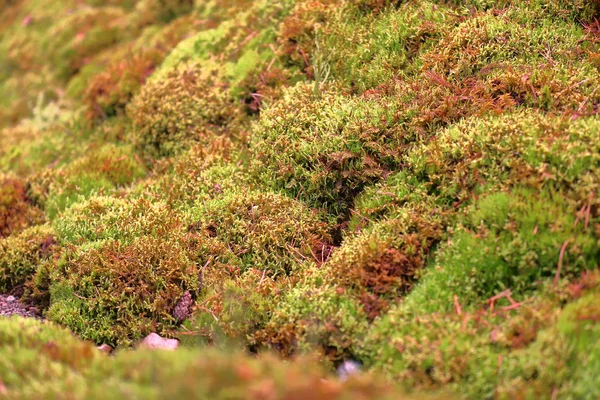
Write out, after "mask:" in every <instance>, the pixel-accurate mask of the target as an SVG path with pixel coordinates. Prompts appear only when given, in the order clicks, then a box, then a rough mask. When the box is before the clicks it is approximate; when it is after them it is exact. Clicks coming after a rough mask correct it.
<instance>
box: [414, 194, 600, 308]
mask: <svg viewBox="0 0 600 400" xmlns="http://www.w3.org/2000/svg"><path fill="white" fill-rule="evenodd" d="M576 219H577V215H576V210H573V209H572V208H571V207H569V205H568V203H567V202H566V201H565V199H564V197H563V196H562V195H561V194H560V192H558V193H552V192H548V191H541V192H535V191H533V190H527V189H515V190H513V191H512V192H510V193H496V194H489V195H488V196H485V197H483V198H482V199H481V200H479V201H478V202H477V203H475V205H474V206H473V208H472V209H471V211H470V212H469V214H468V217H467V218H466V221H465V226H464V227H461V228H459V229H457V231H456V232H455V234H454V236H453V237H451V238H450V242H449V244H448V245H447V246H446V247H445V248H444V249H443V250H441V253H440V254H439V255H438V257H437V259H436V261H435V262H434V263H433V265H431V267H430V269H429V271H428V272H427V274H426V276H425V277H424V278H423V281H422V282H421V284H420V285H419V286H418V287H416V288H415V290H414V291H413V293H412V294H411V295H410V296H409V297H408V298H407V299H406V302H408V303H411V304H414V305H415V306H416V307H419V308H420V309H421V310H423V311H425V312H436V311H448V310H449V309H451V308H452V307H453V300H452V299H453V296H454V295H457V296H458V298H459V299H460V301H461V304H463V306H471V305H472V306H477V305H479V304H481V303H482V302H483V301H485V300H486V299H488V298H491V297H492V296H494V295H496V294H498V293H500V292H502V291H504V290H506V289H511V290H512V291H513V293H514V294H515V295H519V296H521V295H524V294H527V293H530V292H531V291H532V290H535V289H536V288H538V287H539V285H540V284H541V283H542V282H543V281H544V279H549V278H552V277H555V276H556V274H557V268H558V265H559V264H560V265H562V266H563V269H562V271H560V273H559V275H558V276H559V278H560V279H567V280H569V279H572V278H573V277H574V276H576V275H578V274H579V273H581V272H582V271H585V270H590V269H593V268H595V267H596V266H597V261H596V260H597V258H598V251H599V247H598V242H597V239H596V238H595V237H594V234H593V233H592V232H590V230H589V226H588V227H587V228H586V227H585V224H582V223H581V222H579V221H578V222H579V223H577V224H576V223H575V222H576ZM563 246H566V247H565V251H564V254H563V255H562V256H561V249H562V247H563ZM567 265H568V267H567Z"/></svg>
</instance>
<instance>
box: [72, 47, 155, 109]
mask: <svg viewBox="0 0 600 400" xmlns="http://www.w3.org/2000/svg"><path fill="white" fill-rule="evenodd" d="M163 58H164V53H163V52H161V51H158V50H148V51H143V52H141V53H138V54H130V55H128V56H127V57H125V59H123V60H119V61H117V62H115V63H113V64H111V65H109V66H108V67H107V69H106V70H105V71H104V72H102V73H101V74H99V75H97V76H96V77H94V78H93V79H92V80H91V82H90V83H89V86H88V88H87V90H86V92H85V97H84V102H85V103H86V105H87V117H88V119H90V120H95V119H97V118H107V117H111V116H114V115H117V114H120V113H122V112H123V111H124V109H125V106H126V105H127V104H128V103H129V101H130V100H131V99H132V97H133V95H134V94H135V93H137V92H138V90H139V89H140V88H141V86H142V84H143V83H144V82H145V81H146V79H147V78H148V77H149V76H150V74H152V72H153V71H154V69H155V68H156V66H157V65H158V64H159V63H160V61H162V59H163Z"/></svg>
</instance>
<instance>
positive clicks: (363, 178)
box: [252, 85, 404, 215]
mask: <svg viewBox="0 0 600 400" xmlns="http://www.w3.org/2000/svg"><path fill="white" fill-rule="evenodd" d="M320 96H321V97H320V98H316V97H315V93H314V91H313V87H312V86H310V85H297V86H296V87H294V88H293V89H291V90H289V91H288V92H287V93H286V94H285V97H284V98H283V99H282V101H280V102H278V103H276V104H274V105H273V106H272V107H270V108H268V109H266V110H265V112H264V113H263V114H262V115H261V119H260V121H259V123H258V125H257V126H256V130H255V136H254V141H253V143H252V145H253V148H254V149H255V152H256V153H257V159H258V161H260V163H259V164H258V166H257V167H256V169H257V174H258V176H259V177H260V178H261V179H262V180H263V181H264V182H265V183H266V184H268V185H272V186H274V187H276V188H278V189H280V190H284V191H286V192H287V193H289V194H290V195H291V196H294V197H298V198H300V199H302V200H304V201H306V202H307V203H308V204H311V205H312V206H314V207H319V208H326V209H327V210H328V211H330V212H331V213H332V214H334V215H344V214H345V213H348V211H349V207H350V205H351V204H352V201H353V199H354V197H355V196H357V195H358V194H359V193H360V191H361V190H362V189H364V188H365V186H367V185H369V184H372V183H374V182H377V181H378V180H380V179H381V178H383V177H384V176H385V175H386V174H388V173H389V172H390V171H391V170H393V169H394V168H397V167H398V165H399V157H400V155H401V153H402V150H403V147H404V146H403V132H402V131H401V130H400V129H399V127H398V126H397V125H396V126H394V121H395V118H394V114H395V112H396V111H397V109H396V108H395V104H394V103H392V104H389V103H386V102H387V101H388V100H390V99H383V98H381V99H372V100H371V99H365V98H358V97H346V96H341V95H339V94H336V93H335V91H334V88H333V87H331V88H329V89H328V90H327V91H326V92H323V93H321V95H320Z"/></svg>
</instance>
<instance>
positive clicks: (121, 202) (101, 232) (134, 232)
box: [54, 196, 183, 245]
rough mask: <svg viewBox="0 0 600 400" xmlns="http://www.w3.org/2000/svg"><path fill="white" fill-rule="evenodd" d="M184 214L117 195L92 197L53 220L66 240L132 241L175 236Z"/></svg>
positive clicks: (159, 204)
mask: <svg viewBox="0 0 600 400" xmlns="http://www.w3.org/2000/svg"><path fill="white" fill-rule="evenodd" d="M182 225H183V223H182V220H181V217H179V218H177V216H176V215H175V214H174V213H173V212H172V211H170V210H169V209H168V208H167V207H166V205H165V204H161V203H158V202H155V203H149V202H148V201H145V200H137V201H131V200H125V199H121V198H117V197H106V196H104V197H102V196H98V197H91V198H90V199H88V200H85V201H82V202H80V203H76V204H74V205H73V206H72V207H71V208H69V209H68V210H66V211H65V212H64V213H63V214H62V215H61V216H60V217H59V218H57V219H56V220H55V221H54V227H55V229H56V234H57V238H58V239H59V240H60V241H61V243H63V244H67V243H70V244H78V245H81V244H85V243H88V242H96V241H103V240H118V241H120V242H121V243H131V242H132V241H133V240H134V239H135V238H136V237H139V236H153V237H157V238H160V237H164V236H176V235H177V233H178V232H179V231H181V229H182V228H183V226H182Z"/></svg>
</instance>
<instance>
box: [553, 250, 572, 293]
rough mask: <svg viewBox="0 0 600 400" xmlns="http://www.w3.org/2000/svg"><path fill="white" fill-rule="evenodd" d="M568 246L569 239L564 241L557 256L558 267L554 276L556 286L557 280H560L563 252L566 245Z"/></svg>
mask: <svg viewBox="0 0 600 400" xmlns="http://www.w3.org/2000/svg"><path fill="white" fill-rule="evenodd" d="M568 244H569V239H567V240H565V242H564V243H563V245H562V247H561V248H560V255H559V256H558V267H557V268H556V275H554V284H555V285H557V284H558V280H559V279H560V271H561V269H562V263H563V257H564V256H565V250H566V249H567V245H568Z"/></svg>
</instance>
